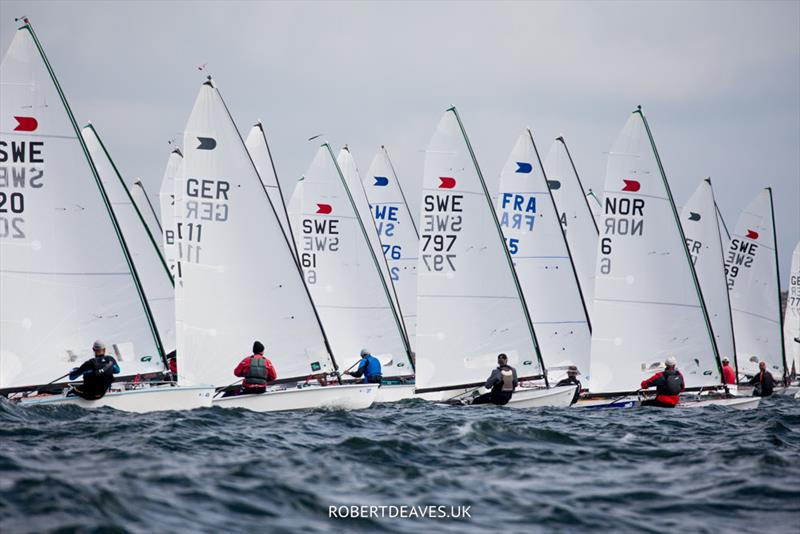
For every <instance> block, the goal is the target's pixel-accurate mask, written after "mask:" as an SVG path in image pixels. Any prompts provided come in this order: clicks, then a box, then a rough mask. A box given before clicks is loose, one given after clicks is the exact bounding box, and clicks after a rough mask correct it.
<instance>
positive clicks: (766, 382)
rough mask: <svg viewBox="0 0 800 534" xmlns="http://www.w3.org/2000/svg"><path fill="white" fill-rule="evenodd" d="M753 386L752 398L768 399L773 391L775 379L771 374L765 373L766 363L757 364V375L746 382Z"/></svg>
mask: <svg viewBox="0 0 800 534" xmlns="http://www.w3.org/2000/svg"><path fill="white" fill-rule="evenodd" d="M748 384H750V385H751V386H753V396H754V397H769V396H770V395H772V392H773V390H774V389H775V379H774V378H773V377H772V373H770V372H769V371H767V362H764V361H762V362H759V364H758V373H756V376H754V377H753V378H751V379H750V381H749V382H748Z"/></svg>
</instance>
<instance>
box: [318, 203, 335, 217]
mask: <svg viewBox="0 0 800 534" xmlns="http://www.w3.org/2000/svg"><path fill="white" fill-rule="evenodd" d="M332 212H333V206H331V205H330V204H317V213H318V214H319V215H330V214H331V213H332Z"/></svg>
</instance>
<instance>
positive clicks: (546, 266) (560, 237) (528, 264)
mask: <svg viewBox="0 0 800 534" xmlns="http://www.w3.org/2000/svg"><path fill="white" fill-rule="evenodd" d="M561 180H563V178H560V177H559V178H551V177H550V176H549V175H546V174H545V172H544V169H543V168H542V164H541V160H540V158H539V153H538V150H537V149H536V144H535V143H534V140H533V134H532V133H531V131H530V130H526V131H525V132H523V133H522V134H521V135H520V136H519V138H518V139H517V142H516V144H515V145H514V148H513V150H512V151H511V154H510V155H509V157H508V160H507V161H506V164H505V165H504V166H503V170H502V172H501V173H500V184H499V189H498V194H497V217H498V219H499V220H500V227H501V228H502V230H503V234H504V235H505V239H506V244H507V246H508V252H509V253H510V254H511V259H512V260H513V261H514V267H515V269H516V273H517V277H518V278H519V282H520V285H521V286H522V291H523V294H524V296H525V302H526V303H527V305H528V310H529V312H530V315H531V319H532V320H533V327H534V328H535V329H536V339H537V340H538V341H539V349H540V351H541V353H542V360H543V361H544V363H545V366H546V367H547V369H548V372H549V373H550V374H552V372H553V370H554V369H561V370H562V371H563V370H564V369H565V368H566V367H568V366H569V365H577V366H578V369H579V370H580V371H581V372H582V373H583V374H584V375H588V374H589V349H590V346H591V337H592V333H591V327H590V326H589V321H588V315H587V312H586V307H585V306H584V304H583V298H582V296H581V290H580V287H579V285H578V278H577V275H576V272H575V267H574V265H573V261H572V258H571V256H570V250H569V247H568V246H567V242H566V237H565V235H564V230H563V228H562V227H561V223H560V222H559V218H560V217H559V212H558V211H557V209H556V205H555V203H554V201H553V197H552V196H551V194H550V193H551V191H553V190H554V189H557V188H559V187H560V181H561ZM580 196H583V195H580ZM583 211H584V212H585V216H586V217H591V214H590V213H589V211H588V209H586V207H584V208H583ZM595 239H596V237H595ZM593 244H594V243H591V244H587V245H593Z"/></svg>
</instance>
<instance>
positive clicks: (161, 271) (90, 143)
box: [81, 125, 175, 352]
mask: <svg viewBox="0 0 800 534" xmlns="http://www.w3.org/2000/svg"><path fill="white" fill-rule="evenodd" d="M81 135H83V140H84V142H85V143H86V147H87V149H88V150H89V155H90V156H91V158H92V162H93V163H94V166H95V168H96V169H97V175H98V177H99V178H100V182H101V183H102V184H103V188H104V189H105V191H106V195H107V196H108V200H109V203H110V204H111V209H112V211H113V212H114V216H115V217H116V219H117V222H118V223H119V227H120V230H121V232H122V238H123V239H124V241H125V244H126V245H127V247H128V252H129V253H130V258H131V260H132V261H133V267H134V269H136V274H137V276H138V278H139V281H140V282H141V287H142V291H143V292H144V295H145V297H146V298H147V303H148V304H149V306H150V311H151V313H152V314H153V319H154V320H155V323H156V328H157V330H158V334H159V336H160V337H161V343H162V345H163V347H164V352H171V351H173V350H175V304H174V298H175V290H174V287H173V285H172V277H170V274H169V270H168V269H167V265H166V264H165V263H164V259H163V258H162V257H161V253H160V251H159V250H158V246H157V245H156V241H155V239H154V238H153V236H151V235H150V231H149V230H148V229H147V227H146V225H145V222H144V218H143V216H142V213H141V212H140V211H139V209H138V208H137V207H136V205H135V204H134V202H133V197H132V196H131V194H130V192H129V191H128V188H127V187H126V186H125V182H124V181H123V180H122V176H120V174H119V170H118V169H117V167H116V165H114V162H113V161H112V159H111V155H110V154H109V153H108V150H107V149H106V147H105V145H104V144H103V141H102V140H101V139H100V137H99V135H98V134H97V131H96V130H95V128H94V127H93V126H92V125H88V126H84V127H83V129H82V130H81Z"/></svg>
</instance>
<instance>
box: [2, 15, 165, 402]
mask: <svg viewBox="0 0 800 534" xmlns="http://www.w3.org/2000/svg"><path fill="white" fill-rule="evenodd" d="M40 50H41V49H40V48H39V46H38V42H36V41H35V36H34V34H33V29H32V28H31V27H30V26H29V25H28V24H26V25H25V26H23V27H22V28H20V29H19V31H17V33H16V35H15V36H14V39H13V40H12V42H11V46H10V47H9V49H8V51H7V52H6V55H5V56H4V57H3V61H2V64H0V87H2V90H0V287H2V296H0V388H8V387H20V386H28V385H35V384H43V383H46V382H49V381H51V380H53V379H55V378H58V377H59V376H61V375H63V374H64V373H67V372H68V371H69V370H71V369H72V368H73V367H76V366H78V365H80V364H81V363H83V361H84V360H86V359H88V358H89V357H91V355H92V351H91V347H92V342H93V341H94V340H95V339H98V338H99V339H102V340H104V341H105V342H106V344H107V346H108V348H109V351H108V352H109V354H111V355H114V356H115V357H117V360H118V361H119V363H120V367H121V368H122V373H123V374H126V375H127V374H134V373H139V372H152V371H160V370H162V369H163V363H162V358H161V354H160V350H159V347H158V345H157V342H156V337H155V335H154V329H153V327H152V320H151V318H150V317H149V316H148V315H147V312H146V309H145V306H144V301H143V298H142V295H141V292H140V290H139V286H138V282H137V280H136V278H135V276H134V274H133V272H132V269H131V266H130V263H129V259H128V257H127V252H126V250H125V249H124V246H123V243H122V241H121V240H120V238H119V235H118V227H117V223H116V221H115V220H114V218H113V215H112V213H111V208H110V206H109V204H108V198H107V197H106V194H105V192H104V191H103V190H102V186H101V184H100V182H99V180H98V178H97V175H96V171H95V169H94V167H93V166H92V164H91V162H90V161H89V160H88V157H87V153H86V152H85V147H84V146H83V141H82V139H81V137H80V134H79V132H78V127H77V124H76V123H75V120H74V118H73V116H72V113H71V111H70V110H69V107H68V104H67V101H66V99H65V98H64V96H63V93H62V92H61V89H60V87H59V86H58V84H57V81H56V79H55V77H53V76H51V72H52V71H51V70H50V68H49V65H48V64H47V60H46V58H45V56H44V53H43V52H40Z"/></svg>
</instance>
